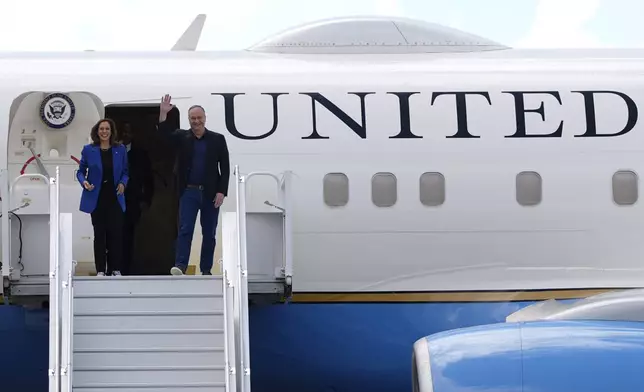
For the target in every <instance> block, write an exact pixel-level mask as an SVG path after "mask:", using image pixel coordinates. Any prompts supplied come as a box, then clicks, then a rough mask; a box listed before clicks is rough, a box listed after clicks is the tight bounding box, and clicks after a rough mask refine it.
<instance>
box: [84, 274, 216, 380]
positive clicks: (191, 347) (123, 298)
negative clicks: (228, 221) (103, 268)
mask: <svg viewBox="0 0 644 392" xmlns="http://www.w3.org/2000/svg"><path fill="white" fill-rule="evenodd" d="M73 285H74V303H73V311H74V318H73V322H74V327H73V331H74V334H73V363H74V364H75V366H74V378H73V381H72V389H73V390H74V391H90V390H91V391H92V392H99V391H101V392H102V391H113V390H115V389H118V390H120V391H122V390H128V391H129V390H134V389H137V388H146V390H150V389H156V388H158V389H162V390H163V391H184V390H186V389H188V390H190V391H195V392H196V391H213V392H215V391H226V390H227V389H226V383H227V377H228V374H227V371H226V353H225V351H226V333H227V329H226V325H225V319H224V317H225V306H224V300H225V299H224V297H225V294H224V293H225V291H223V290H222V286H223V285H222V278H221V277H213V276H186V277H182V278H180V279H177V278H175V277H172V276H168V277H165V276H149V277H145V276H144V277H138V276H137V277H118V278H115V277H100V278H95V277H76V278H74V282H73Z"/></svg>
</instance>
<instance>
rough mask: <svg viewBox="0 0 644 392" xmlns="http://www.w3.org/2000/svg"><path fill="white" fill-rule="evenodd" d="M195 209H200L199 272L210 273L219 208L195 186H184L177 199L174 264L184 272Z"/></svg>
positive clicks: (194, 220) (186, 265) (192, 230)
mask: <svg viewBox="0 0 644 392" xmlns="http://www.w3.org/2000/svg"><path fill="white" fill-rule="evenodd" d="M197 211H201V233H202V237H203V239H202V242H201V260H200V263H199V268H200V269H201V273H202V274H203V273H207V274H209V273H211V269H212V265H213V259H214V257H215V245H216V238H215V235H216V232H217V220H218V218H219V208H215V203H214V201H212V200H206V199H205V198H204V197H203V191H201V190H199V189H196V188H186V190H185V191H184V192H183V195H181V198H180V199H179V235H178V236H177V244H176V245H177V255H176V259H175V260H176V261H175V266H176V267H178V268H180V269H181V270H182V271H183V272H184V273H185V271H186V268H187V267H188V261H189V259H190V246H191V244H192V234H193V233H194V231H195V222H196V220H197Z"/></svg>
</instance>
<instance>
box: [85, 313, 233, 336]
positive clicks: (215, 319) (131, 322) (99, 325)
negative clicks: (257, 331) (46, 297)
mask: <svg viewBox="0 0 644 392" xmlns="http://www.w3.org/2000/svg"><path fill="white" fill-rule="evenodd" d="M195 325H198V326H200V327H202V328H223V325H224V312H223V310H213V311H208V312H205V311H204V312H188V311H160V312H159V311H113V312H101V313H95V312H87V313H75V314H74V331H75V332H76V331H88V330H97V329H112V330H135V329H154V328H159V327H162V328H167V329H184V328H190V327H192V326H195Z"/></svg>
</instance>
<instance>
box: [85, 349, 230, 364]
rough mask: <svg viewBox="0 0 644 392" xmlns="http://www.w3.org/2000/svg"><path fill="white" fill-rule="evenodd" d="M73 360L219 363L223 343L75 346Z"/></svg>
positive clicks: (114, 362)
mask: <svg viewBox="0 0 644 392" xmlns="http://www.w3.org/2000/svg"><path fill="white" fill-rule="evenodd" d="M74 363H76V364H82V365H83V366H86V367H101V366H126V367H131V366H176V365H177V364H181V365H182V366H221V365H222V364H224V363H225V357H224V348H223V347H198V348H185V347H180V348H174V349H157V348H143V349H123V348H121V349H102V350H91V349H75V350H74Z"/></svg>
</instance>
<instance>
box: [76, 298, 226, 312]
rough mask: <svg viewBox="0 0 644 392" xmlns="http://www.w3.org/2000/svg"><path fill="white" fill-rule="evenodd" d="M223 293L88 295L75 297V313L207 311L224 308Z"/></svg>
mask: <svg viewBox="0 0 644 392" xmlns="http://www.w3.org/2000/svg"><path fill="white" fill-rule="evenodd" d="M223 301H224V299H223V295H222V294H211V293H208V294H198V293H194V294H193V293H186V294H184V295H182V296H181V297H180V298H177V297H176V296H174V295H173V294H153V295H150V296H141V295H139V294H125V295H123V294H119V295H116V296H115V295H112V296H110V295H100V296H97V295H87V296H81V297H79V296H76V297H75V298H74V314H76V313H89V312H96V313H102V312H115V311H119V310H128V311H153V312H162V311H164V310H175V309H181V310H185V311H189V312H190V311H191V312H199V311H207V310H209V309H223V308H224V303H223Z"/></svg>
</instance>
